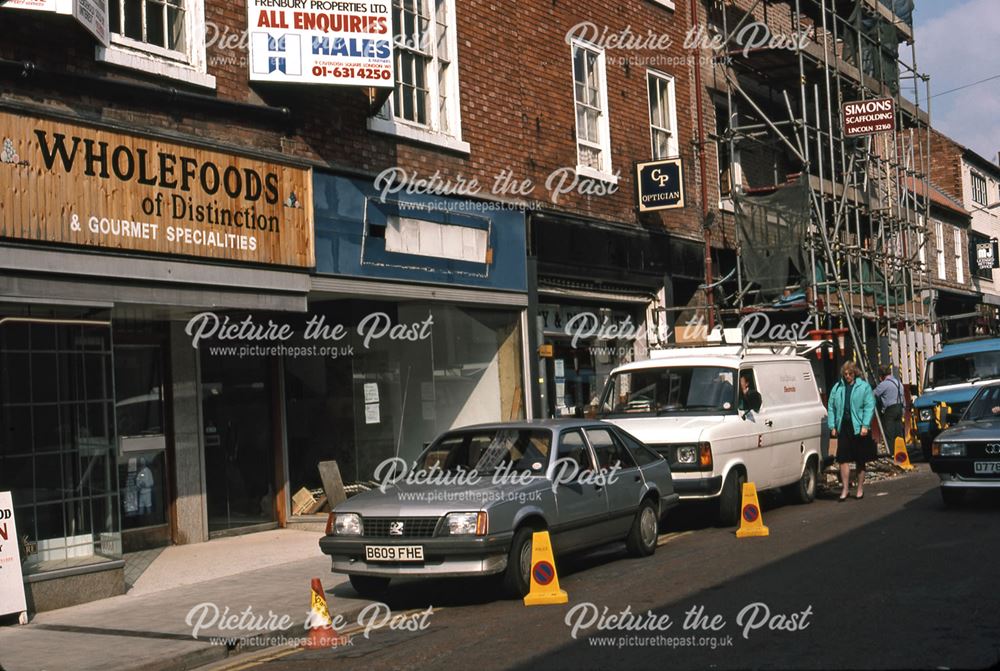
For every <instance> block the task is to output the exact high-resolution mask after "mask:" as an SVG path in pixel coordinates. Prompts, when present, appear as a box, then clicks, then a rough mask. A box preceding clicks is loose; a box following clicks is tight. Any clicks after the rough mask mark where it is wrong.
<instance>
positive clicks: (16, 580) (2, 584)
mask: <svg viewBox="0 0 1000 671" xmlns="http://www.w3.org/2000/svg"><path fill="white" fill-rule="evenodd" d="M26 610H27V606H26V605H25V602H24V579H23V577H22V575H21V552H20V550H18V545H17V526H16V525H15V523H14V502H13V499H12V498H11V495H10V492H0V615H8V614H10V613H24V612H25V611H26Z"/></svg>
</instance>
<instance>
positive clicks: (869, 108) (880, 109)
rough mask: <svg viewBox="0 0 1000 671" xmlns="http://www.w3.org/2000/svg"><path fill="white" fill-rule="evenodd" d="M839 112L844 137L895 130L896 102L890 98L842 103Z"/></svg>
mask: <svg viewBox="0 0 1000 671" xmlns="http://www.w3.org/2000/svg"><path fill="white" fill-rule="evenodd" d="M840 112H841V119H842V121H843V124H844V137H857V136H860V135H871V134H873V133H886V132H890V131H894V130H896V103H895V101H893V99H892V98H879V99H877V100H857V101H854V102H849V103H844V104H843V105H842V106H841V108H840Z"/></svg>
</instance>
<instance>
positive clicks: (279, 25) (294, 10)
mask: <svg viewBox="0 0 1000 671" xmlns="http://www.w3.org/2000/svg"><path fill="white" fill-rule="evenodd" d="M247 32H248V33H249V35H250V81H255V82H283V83H290V84H338V85H341V86H344V85H346V86H363V87H371V88H391V87H393V86H395V79H394V76H393V62H394V61H393V56H392V50H393V32H392V2H391V0H385V1H384V2H365V1H361V2H354V1H351V2H328V1H326V0H281V2H275V1H274V0H247ZM427 46H428V45H413V46H412V48H413V49H418V50H421V51H423V50H425V49H424V47H427Z"/></svg>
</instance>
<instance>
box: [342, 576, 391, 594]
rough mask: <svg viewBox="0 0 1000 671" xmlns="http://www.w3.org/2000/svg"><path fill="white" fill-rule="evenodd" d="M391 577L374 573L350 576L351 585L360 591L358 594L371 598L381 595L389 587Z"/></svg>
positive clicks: (356, 590)
mask: <svg viewBox="0 0 1000 671" xmlns="http://www.w3.org/2000/svg"><path fill="white" fill-rule="evenodd" d="M390 580H391V578H380V577H378V576H374V575H352V576H350V581H351V587H353V588H354V591H355V592H357V593H358V596H360V597H362V598H365V599H371V598H374V597H378V596H381V595H382V594H383V593H384V592H385V590H386V589H388V588H389V581H390Z"/></svg>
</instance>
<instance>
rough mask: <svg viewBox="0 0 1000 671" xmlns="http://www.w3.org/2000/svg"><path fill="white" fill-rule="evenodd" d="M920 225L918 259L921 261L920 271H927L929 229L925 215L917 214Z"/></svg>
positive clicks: (918, 230) (918, 231)
mask: <svg viewBox="0 0 1000 671" xmlns="http://www.w3.org/2000/svg"><path fill="white" fill-rule="evenodd" d="M917 219H918V221H919V222H920V227H919V228H918V229H917V260H918V261H919V262H920V272H923V273H926V272H927V231H926V230H925V229H924V221H925V220H924V216H923V215H922V214H918V215H917Z"/></svg>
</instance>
